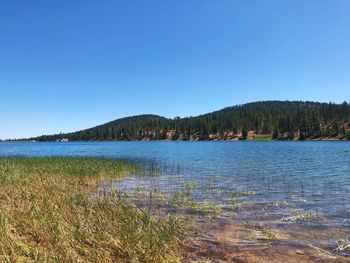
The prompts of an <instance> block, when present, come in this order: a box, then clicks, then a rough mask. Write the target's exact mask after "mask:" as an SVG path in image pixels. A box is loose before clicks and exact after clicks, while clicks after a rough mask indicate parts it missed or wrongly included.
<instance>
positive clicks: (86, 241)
mask: <svg viewBox="0 0 350 263" xmlns="http://www.w3.org/2000/svg"><path fill="white" fill-rule="evenodd" d="M135 169H137V168H136V167H135V166H133V165H130V164H128V163H126V162H124V161H114V160H102V159H85V158H5V159H0V187H1V192H0V261H1V262H178V261H180V260H181V247H182V240H183V238H182V235H183V232H182V231H181V229H182V227H181V224H180V223H179V222H178V220H177V219H176V218H175V217H172V216H169V217H159V216H155V215H151V214H150V213H149V212H147V211H144V210H142V209H140V208H137V207H136V206H135V205H134V203H133V202H130V200H127V199H124V198H120V197H118V196H117V195H107V196H100V195H98V188H99V186H100V184H101V182H102V181H108V180H110V179H112V178H114V179H115V178H120V177H121V176H123V175H125V174H128V173H131V172H133V171H135Z"/></svg>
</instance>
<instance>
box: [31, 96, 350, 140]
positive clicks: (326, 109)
mask: <svg viewBox="0 0 350 263" xmlns="http://www.w3.org/2000/svg"><path fill="white" fill-rule="evenodd" d="M252 131H253V132H254V134H271V138H272V139H279V140H289V139H299V140H307V139H317V138H325V137H329V138H339V139H343V138H344V139H346V138H347V139H350V105H349V103H348V102H343V103H341V104H335V103H319V102H308V101H263V102H254V103H248V104H243V105H237V106H233V107H227V108H224V109H222V110H219V111H215V112H211V113H208V114H203V115H200V116H196V117H185V118H180V117H175V118H165V117H161V116H157V115H139V116H133V117H126V118H122V119H117V120H115V121H111V122H108V123H106V124H103V125H100V126H96V127H93V128H90V129H86V130H81V131H77V132H72V133H66V134H55V135H43V136H40V137H36V138H30V140H37V141H56V140H60V139H63V138H66V139H68V140H70V141H120V140H122V141H126V140H212V139H219V140H225V139H233V138H238V139H246V138H247V136H248V133H249V132H252Z"/></svg>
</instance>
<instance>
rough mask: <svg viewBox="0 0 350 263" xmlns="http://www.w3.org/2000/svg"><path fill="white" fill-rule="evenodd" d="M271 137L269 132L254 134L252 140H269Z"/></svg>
mask: <svg viewBox="0 0 350 263" xmlns="http://www.w3.org/2000/svg"><path fill="white" fill-rule="evenodd" d="M271 139H272V135H271V134H255V135H254V141H269V140H271Z"/></svg>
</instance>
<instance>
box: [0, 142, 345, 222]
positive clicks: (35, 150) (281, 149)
mask: <svg viewBox="0 0 350 263" xmlns="http://www.w3.org/2000/svg"><path fill="white" fill-rule="evenodd" d="M7 156H96V157H105V158H122V159H128V160H131V161H137V162H138V163H140V164H142V165H143V166H144V167H145V168H146V176H143V177H139V176H136V177H134V178H128V179H125V180H123V181H121V182H120V183H118V187H121V188H124V189H126V190H127V189H131V190H132V189H134V188H135V187H136V186H137V187H148V188H151V189H156V190H157V191H159V192H165V193H175V192H176V191H179V190H181V189H182V190H183V188H184V187H188V186H189V185H190V188H191V191H193V196H194V198H196V199H198V200H204V199H205V200H209V201H211V202H217V203H220V204H225V203H229V202H231V201H232V200H231V198H232V196H235V195H237V193H241V194H240V196H241V199H244V200H245V201H246V202H248V203H250V204H255V207H256V210H254V214H255V216H256V217H259V216H264V215H265V216H266V215H267V214H278V218H281V216H284V215H286V216H288V215H291V214H292V212H291V211H297V210H298V209H299V210H298V211H305V212H308V211H312V212H315V213H319V214H321V215H322V216H324V217H326V218H327V222H328V223H332V224H342V225H346V226H349V225H350V222H349V221H348V219H349V218H350V142H86V143H85V142H77V143H0V157H7ZM155 175H156V176H155ZM208 192H209V194H208ZM273 204H275V205H273ZM279 204H284V206H283V205H279ZM269 205H270V206H269ZM267 207H270V208H269V210H268V211H269V213H268V212H267V210H266V209H267ZM240 216H241V217H245V216H247V217H248V216H249V215H247V214H245V213H242V214H241V215H240ZM276 218H277V217H276Z"/></svg>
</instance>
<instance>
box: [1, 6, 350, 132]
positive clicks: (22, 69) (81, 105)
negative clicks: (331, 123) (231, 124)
mask: <svg viewBox="0 0 350 263" xmlns="http://www.w3.org/2000/svg"><path fill="white" fill-rule="evenodd" d="M349 14H350V1H349V0H328V1H325V0H284V1H281V0H274V1H269V0H265V1H261V0H256V1H253V0H252V1H243V0H241V1H235V0H226V1H225V0H220V1H214V0H210V1H209V0H179V1H164V0H158V1H153V0H148V1H132V0H131V1H129V0H128V1H117V0H110V1H104V0H101V1H95V0H94V1H90V0H81V1H71V0H69V1H68V0H67V1H65V0H60V1H47V0H42V1H35V0H34V1H17V0H3V1H1V2H0V91H1V93H0V120H1V123H0V138H15V137H17V138H18V137H28V136H35V135H41V134H51V133H57V132H67V131H75V130H79V129H83V128H88V127H91V126H95V125H97V124H101V123H104V122H107V121H110V120H113V119H116V118H119V117H124V116H129V115H135V114H142V113H154V114H159V115H163V116H167V117H174V116H189V115H197V114H201V113H206V112H209V111H213V110H217V109H220V108H223V107H225V106H230V105H235V104H241V103H245V102H252V101H257V100H270V99H278V100H287V99H288V100H299V99H301V100H316V101H324V102H329V101H333V102H342V101H344V100H349V98H350V15H349Z"/></svg>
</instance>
